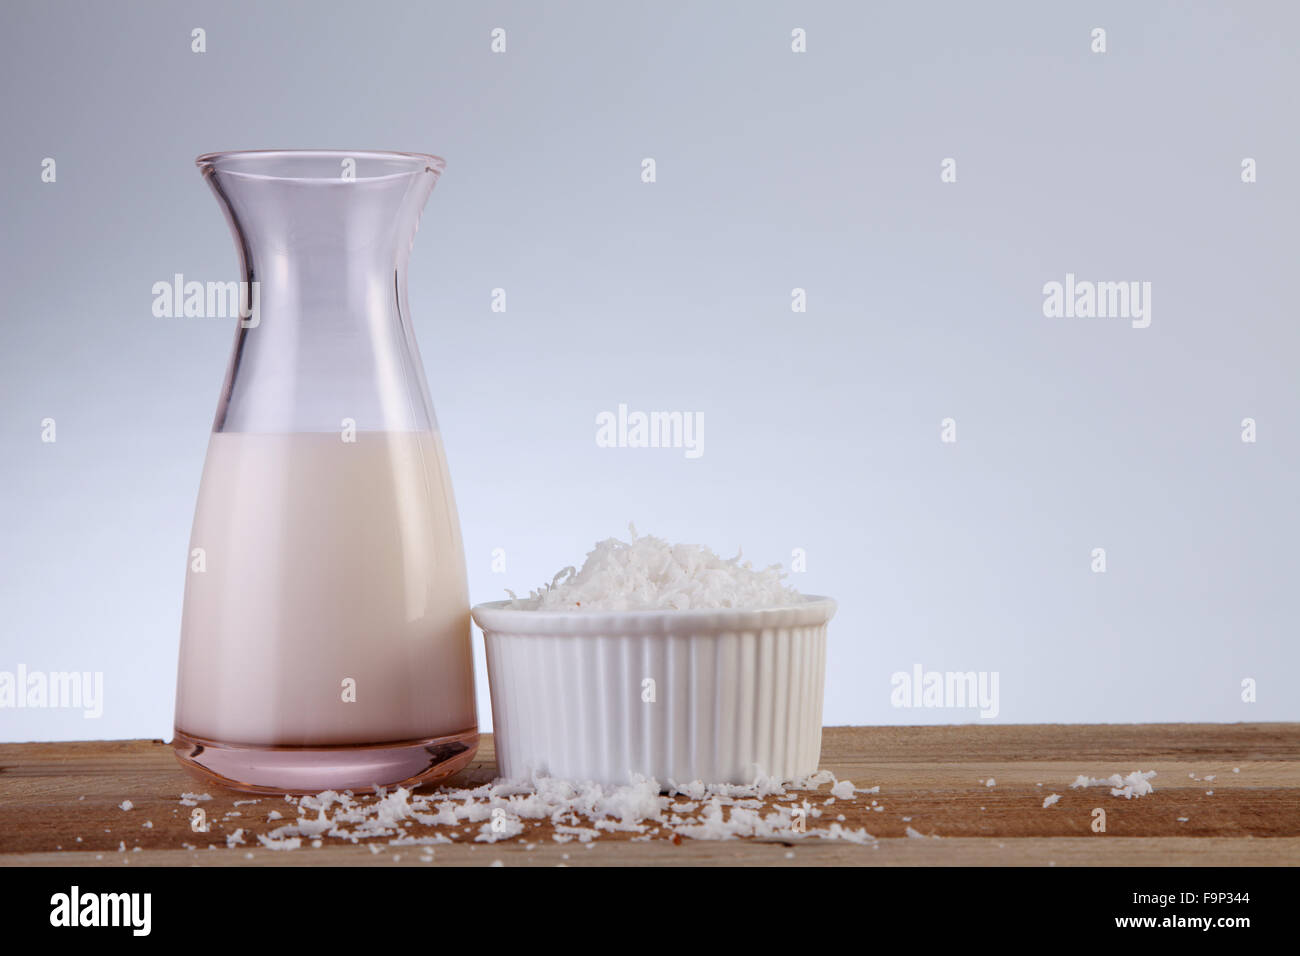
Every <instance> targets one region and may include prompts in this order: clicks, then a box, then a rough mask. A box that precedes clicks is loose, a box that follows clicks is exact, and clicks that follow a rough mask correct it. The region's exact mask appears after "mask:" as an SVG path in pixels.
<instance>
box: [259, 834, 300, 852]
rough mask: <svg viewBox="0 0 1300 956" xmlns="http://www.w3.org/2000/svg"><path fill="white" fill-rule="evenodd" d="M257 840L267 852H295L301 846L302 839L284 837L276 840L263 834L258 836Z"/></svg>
mask: <svg viewBox="0 0 1300 956" xmlns="http://www.w3.org/2000/svg"><path fill="white" fill-rule="evenodd" d="M257 840H258V842H259V843H261V844H262V846H264V847H266V848H267V849H268V850H296V849H298V847H300V846H302V837H285V838H284V839H281V840H276V839H272V838H271V837H269V836H267V835H266V834H264V833H263V834H259V835H258V837H257Z"/></svg>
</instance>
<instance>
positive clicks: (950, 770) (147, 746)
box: [0, 724, 1300, 866]
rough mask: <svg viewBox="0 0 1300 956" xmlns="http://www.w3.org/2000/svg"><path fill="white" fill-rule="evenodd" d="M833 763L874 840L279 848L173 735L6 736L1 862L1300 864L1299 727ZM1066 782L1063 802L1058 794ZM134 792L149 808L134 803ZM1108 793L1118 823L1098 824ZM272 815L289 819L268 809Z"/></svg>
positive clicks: (880, 749) (1109, 813) (931, 750)
mask: <svg viewBox="0 0 1300 956" xmlns="http://www.w3.org/2000/svg"><path fill="white" fill-rule="evenodd" d="M822 766H823V767H825V768H826V769H829V770H831V771H832V772H833V773H835V774H836V776H837V777H839V778H841V779H849V780H852V781H853V783H854V785H855V786H857V787H875V786H879V788H880V791H879V793H872V794H861V793H860V794H858V795H856V797H855V798H854V799H852V800H838V801H836V802H835V803H834V804H833V811H832V810H831V809H830V807H831V805H827V804H825V801H826V799H827V798H828V797H829V793H828V790H827V788H826V787H822V788H821V789H820V790H819V791H817V792H816V793H814V794H809V796H808V800H809V802H810V803H811V804H812V805H814V806H824V807H826V808H827V809H826V810H824V811H823V815H822V817H821V818H819V819H818V820H816V821H810V829H815V828H817V827H824V826H825V825H826V824H827V821H828V820H834V819H836V818H837V817H838V816H839V815H840V814H842V815H843V816H844V818H845V819H844V821H843V823H842V826H845V827H852V828H857V827H865V828H866V829H867V830H868V831H869V832H870V833H871V834H872V835H873V836H874V837H876V838H877V839H876V840H874V841H873V842H871V843H869V844H868V845H859V844H855V843H848V842H844V841H837V840H825V839H809V838H804V839H800V840H797V841H784V842H779V841H763V840H754V839H732V840H721V841H719V840H692V839H681V840H680V841H674V840H672V839H669V838H668V837H669V836H670V834H669V833H668V832H667V831H666V830H663V831H661V832H660V833H659V834H658V835H657V836H655V837H654V838H652V839H650V840H648V841H634V840H632V839H631V837H632V836H633V835H634V834H629V833H618V832H611V833H603V834H602V835H601V836H600V837H599V838H598V839H596V840H593V841H592V842H590V843H587V844H582V843H579V842H577V841H574V842H569V843H563V844H562V843H557V842H555V840H554V839H553V836H554V833H555V831H554V829H553V828H552V825H551V823H550V822H549V821H543V822H542V823H540V824H535V823H534V822H533V821H527V822H526V824H525V831H524V833H523V834H521V835H520V836H518V837H515V838H513V839H510V840H503V841H500V842H497V843H490V844H488V843H477V842H475V838H474V834H476V833H478V832H479V825H469V824H466V825H464V826H462V827H460V828H457V829H456V830H450V829H448V828H446V827H432V826H424V825H421V824H418V823H415V824H411V825H410V827H409V828H408V829H407V831H406V832H407V833H408V834H409V835H412V836H421V835H429V834H433V833H442V834H444V835H448V836H451V837H452V838H453V839H454V840H455V842H454V843H453V844H450V845H439V846H437V847H433V848H425V847H417V846H390V845H388V841H387V839H385V838H378V839H375V840H372V841H363V842H362V843H360V844H352V843H350V842H344V841H341V840H338V839H330V838H325V839H324V840H322V845H321V846H320V847H319V848H315V847H312V846H311V845H310V843H309V842H304V845H303V846H302V848H301V849H298V850H292V851H271V850H267V849H265V848H263V847H262V846H261V845H260V844H258V842H257V840H256V835H257V834H259V833H260V834H265V833H267V832H269V831H270V830H272V829H273V828H274V827H276V826H280V825H282V824H284V823H285V822H289V821H291V820H293V819H294V814H295V813H296V809H295V808H294V807H292V806H290V805H289V804H287V803H285V801H284V800H283V799H282V798H279V797H267V796H260V797H258V796H257V795H249V794H243V793H236V792H234V791H226V790H222V789H220V788H216V787H213V786H211V785H210V784H207V783H203V782H201V781H199V780H197V779H195V778H193V777H191V776H189V775H188V774H187V773H185V772H184V771H183V770H181V768H180V767H179V765H178V764H177V763H176V761H175V759H174V758H173V756H172V752H171V748H170V747H169V746H168V745H167V744H165V743H163V742H162V741H157V740H152V741H151V740H125V741H86V742H74V743H23V744H0V866H41V865H88V866H142V865H143V866H149V865H180V866H188V865H208V866H214V865H216V866H303V865H357V866H394V865H397V866H439V865H490V864H494V863H495V864H498V865H506V866H516V865H520V866H538V865H541V866H555V865H566V866H577V865H593V864H597V865H607V866H648V865H744V866H767V865H771V866H800V865H819V864H831V865H875V866H889V865H1031V866H1051V865H1057V866H1071V865H1128V864H1140V865H1165V864H1168V865H1211V864H1212V865H1251V866H1272V865H1295V864H1297V863H1300V724H1139V725H1133V724H1129V725H1119V724H1114V725H1111V724H1107V725H1033V726H1030V725H1016V726H987V725H968V726H955V727H953V726H944V727H829V728H827V729H826V733H825V736H824V740H823V746H822ZM1135 770H1141V771H1148V770H1155V771H1156V772H1157V776H1156V777H1154V778H1153V779H1152V781H1151V782H1152V784H1153V786H1154V787H1155V791H1154V792H1153V793H1150V794H1147V795H1146V796H1143V797H1139V798H1135V799H1124V798H1123V797H1116V796H1112V795H1111V794H1110V791H1109V788H1106V787H1090V788H1086V789H1072V788H1071V787H1070V784H1071V783H1072V782H1073V781H1074V780H1075V779H1076V778H1077V777H1078V776H1079V775H1080V774H1083V775H1087V776H1091V777H1108V776H1110V775H1111V774H1113V773H1120V774H1128V773H1129V772H1131V771H1135ZM495 775H496V766H495V761H494V756H493V748H492V737H491V735H486V734H485V735H484V736H483V739H482V743H481V745H480V748H479V753H478V756H477V758H476V760H475V762H474V763H473V764H472V765H471V766H470V767H469V768H467V769H466V770H465V771H463V772H462V773H460V774H457V775H456V777H454V778H452V779H451V780H449V781H446V782H445V783H446V785H454V786H461V787H466V786H477V785H478V784H481V783H485V782H487V781H490V780H492V779H493V778H494V776H495ZM1211 778H1212V779H1211ZM990 779H992V780H993V781H994V783H993V785H992V786H989V785H987V783H986V782H987V781H988V780H990ZM426 789H433V788H426ZM187 791H190V792H201V793H209V794H211V796H212V799H211V800H209V801H204V802H203V804H202V806H203V807H204V808H205V811H206V813H207V815H208V819H209V821H210V824H211V829H210V832H208V833H197V834H196V833H193V832H191V830H190V827H189V822H190V819H189V813H190V808H188V807H186V806H183V805H181V803H180V795H181V794H182V793H184V792H187ZM1052 793H1057V794H1060V795H1061V796H1060V800H1059V801H1057V802H1056V803H1055V804H1054V805H1052V806H1049V807H1044V806H1043V800H1044V798H1045V797H1046V796H1047V795H1048V794H1052ZM127 800H129V801H130V802H131V804H132V808H131V809H130V810H122V809H121V808H120V806H121V804H122V803H123V801H127ZM236 800H242V801H247V800H257V802H256V803H243V804H240V805H239V806H236V805H235V801H236ZM873 801H874V805H873ZM1098 807H1100V808H1103V809H1104V810H1105V811H1106V832H1105V833H1095V832H1093V830H1092V827H1091V824H1092V822H1093V819H1094V817H1093V811H1094V808H1098ZM878 808H879V809H878ZM273 809H278V810H279V811H280V812H281V813H282V814H283V815H284V817H285V819H283V820H278V821H268V820H267V817H268V815H269V813H270V811H271V810H273ZM236 812H237V813H239V816H230V817H227V816H226V815H227V814H233V813H236ZM146 821H147V822H149V823H151V824H152V826H146V825H145V824H146ZM241 827H242V828H243V829H244V830H245V834H246V836H247V837H248V843H247V844H246V845H243V846H238V847H235V848H227V846H226V836H227V835H228V834H229V833H232V832H233V831H234V830H235V829H237V828H241ZM909 828H911V830H912V831H913V834H912V835H910V836H909V835H908V829H909ZM367 843H373V844H374V845H375V847H374V848H372V847H371V846H369V845H367ZM186 844H189V846H186ZM375 849H378V852H375Z"/></svg>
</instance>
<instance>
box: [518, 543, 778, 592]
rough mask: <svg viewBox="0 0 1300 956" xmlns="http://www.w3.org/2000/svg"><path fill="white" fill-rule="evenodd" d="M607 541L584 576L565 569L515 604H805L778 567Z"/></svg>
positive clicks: (700, 549)
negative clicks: (761, 567) (785, 581)
mask: <svg viewBox="0 0 1300 956" xmlns="http://www.w3.org/2000/svg"><path fill="white" fill-rule="evenodd" d="M628 529H629V531H630V532H631V535H632V540H631V541H620V540H618V539H617V538H606V539H605V540H604V541H600V542H597V544H596V547H595V549H594V550H592V551H591V552H589V553H588V554H587V560H586V561H585V562H584V564H583V565H582V570H580V571H576V570H574V568H572V567H567V568H564V569H563V570H561V571H560V572H559V573H558V574H556V575H555V577H554V578H553V579H552V581H551V583H550V584H548V585H543V586H542V587H541V589H539V590H536V591H532V592H530V593H529V596H528V597H527V598H516V597H514V595H513V593H511V592H507V593H511V598H512V600H511V602H510V606H511V608H514V609H519V610H542V611H647V610H673V611H685V610H691V609H696V608H752V609H757V608H769V607H780V606H782V605H787V604H800V603H802V602H803V597H802V596H801V595H800V594H799V592H798V591H796V590H794V589H793V588H789V587H786V586H785V585H784V584H783V583H782V579H783V578H784V577H785V572H784V571H782V570H781V566H780V565H779V564H774V565H772V566H770V567H768V568H765V569H763V570H761V571H756V570H754V568H753V565H752V564H751V563H750V562H748V561H745V562H743V563H742V562H741V555H739V554H737V555H736V557H734V558H731V559H730V560H723V559H722V558H720V557H718V555H716V554H715V553H714V552H713V551H711V550H709V549H708V548H706V547H704V546H702V545H696V544H669V543H668V542H667V541H665V540H663V539H662V538H656V537H653V536H651V535H644V536H639V537H638V535H637V533H636V528H635V526H632V525H629V526H628Z"/></svg>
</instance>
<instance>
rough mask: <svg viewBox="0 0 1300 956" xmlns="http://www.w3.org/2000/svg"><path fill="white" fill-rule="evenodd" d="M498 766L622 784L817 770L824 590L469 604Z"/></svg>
mask: <svg viewBox="0 0 1300 956" xmlns="http://www.w3.org/2000/svg"><path fill="white" fill-rule="evenodd" d="M471 613H472V614H473V616H474V620H475V621H476V622H477V623H478V625H479V627H481V628H482V629H483V637H484V641H485V643H486V645H487V664H488V681H489V684H490V686H491V691H492V731H493V736H494V738H495V742H496V754H497V763H498V766H499V768H500V771H501V774H502V776H504V777H507V778H510V779H523V778H527V777H528V776H530V775H531V774H532V773H539V774H548V775H550V776H555V777H563V778H565V779H569V780H583V781H587V780H589V781H594V782H598V783H610V784H625V783H627V782H629V780H630V779H631V777H632V775H633V774H640V775H642V776H645V777H653V778H654V779H655V780H657V781H659V783H660V784H665V785H666V784H667V783H668V782H669V781H672V782H675V783H678V784H686V783H691V782H693V781H696V780H701V781H704V782H705V783H740V784H748V783H753V781H754V779H755V778H756V777H758V776H765V777H779V778H781V779H785V780H789V779H793V778H795V777H799V776H804V775H806V774H810V773H813V772H815V771H816V770H817V763H818V760H819V759H820V757H821V738H822V690H823V685H824V683H825V675H826V625H827V623H828V622H829V621H830V619H831V617H832V616H833V615H834V614H835V602H834V601H832V600H831V599H830V598H826V597H818V596H814V595H809V596H807V597H805V599H804V602H803V603H802V604H797V605H787V606H784V607H777V608H766V609H763V610H757V611H744V610H730V609H719V610H697V611H571V612H570V611H527V610H513V609H511V608H510V602H509V601H494V602H492V603H490V604H480V605H478V606H477V607H475V608H474V609H473V610H472V612H471Z"/></svg>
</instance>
